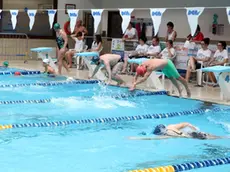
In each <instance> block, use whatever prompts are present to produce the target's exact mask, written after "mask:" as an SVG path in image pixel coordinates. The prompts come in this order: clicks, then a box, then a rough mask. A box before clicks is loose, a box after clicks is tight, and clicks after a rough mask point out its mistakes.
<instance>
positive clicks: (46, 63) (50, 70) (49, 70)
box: [43, 59, 56, 76]
mask: <svg viewBox="0 0 230 172" xmlns="http://www.w3.org/2000/svg"><path fill="white" fill-rule="evenodd" d="M49 64H50V61H49V59H44V60H43V66H44V68H45V71H44V73H47V74H48V75H52V76H54V75H55V74H56V72H55V70H54V69H53V68H52V67H51V66H50V65H49Z"/></svg>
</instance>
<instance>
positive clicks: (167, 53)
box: [157, 40, 176, 61]
mask: <svg viewBox="0 0 230 172" xmlns="http://www.w3.org/2000/svg"><path fill="white" fill-rule="evenodd" d="M166 46H167V47H166V48H165V49H164V50H163V51H161V53H160V54H159V55H158V56H157V57H158V58H161V59H170V60H172V61H173V60H174V58H175V57H176V50H175V49H174V48H173V41H172V40H168V41H167V42H166Z"/></svg>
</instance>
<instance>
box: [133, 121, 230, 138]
mask: <svg viewBox="0 0 230 172" xmlns="http://www.w3.org/2000/svg"><path fill="white" fill-rule="evenodd" d="M186 128H189V129H190V130H191V131H187V132H186V131H184V129H186ZM141 134H142V135H147V134H146V133H145V132H142V133H141ZM150 134H153V135H156V136H157V137H129V139H130V140H161V139H169V138H190V139H199V140H214V139H226V138H228V139H229V138H230V137H227V136H216V135H212V134H209V133H205V132H200V131H198V129H197V127H195V126H193V125H192V124H190V123H187V122H183V123H179V124H171V125H168V126H165V125H163V124H159V125H157V126H156V127H154V130H153V131H152V132H151V133H150Z"/></svg>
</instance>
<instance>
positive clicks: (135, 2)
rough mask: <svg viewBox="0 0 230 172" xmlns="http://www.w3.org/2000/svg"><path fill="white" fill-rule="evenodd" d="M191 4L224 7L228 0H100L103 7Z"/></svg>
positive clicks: (152, 6) (156, 6)
mask: <svg viewBox="0 0 230 172" xmlns="http://www.w3.org/2000/svg"><path fill="white" fill-rule="evenodd" d="M95 1H97V0H95ZM193 6H196V7H199V6H203V7H208V6H211V7H226V6H229V0H220V1H211V0H210V1H207V0H192V1H191V0H173V1H169V0H102V7H103V8H164V7H193Z"/></svg>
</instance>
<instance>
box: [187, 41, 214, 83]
mask: <svg viewBox="0 0 230 172" xmlns="http://www.w3.org/2000/svg"><path fill="white" fill-rule="evenodd" d="M209 42H210V39H209V38H204V39H203V41H201V49H200V50H198V52H197V55H196V57H190V59H189V61H188V68H187V72H186V78H185V79H186V81H187V82H189V79H190V76H191V72H192V71H195V70H197V69H200V68H201V67H202V65H203V66H204V65H205V64H204V63H205V62H208V61H209V60H210V58H211V54H212V52H211V51H210V50H209V49H208V45H209Z"/></svg>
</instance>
